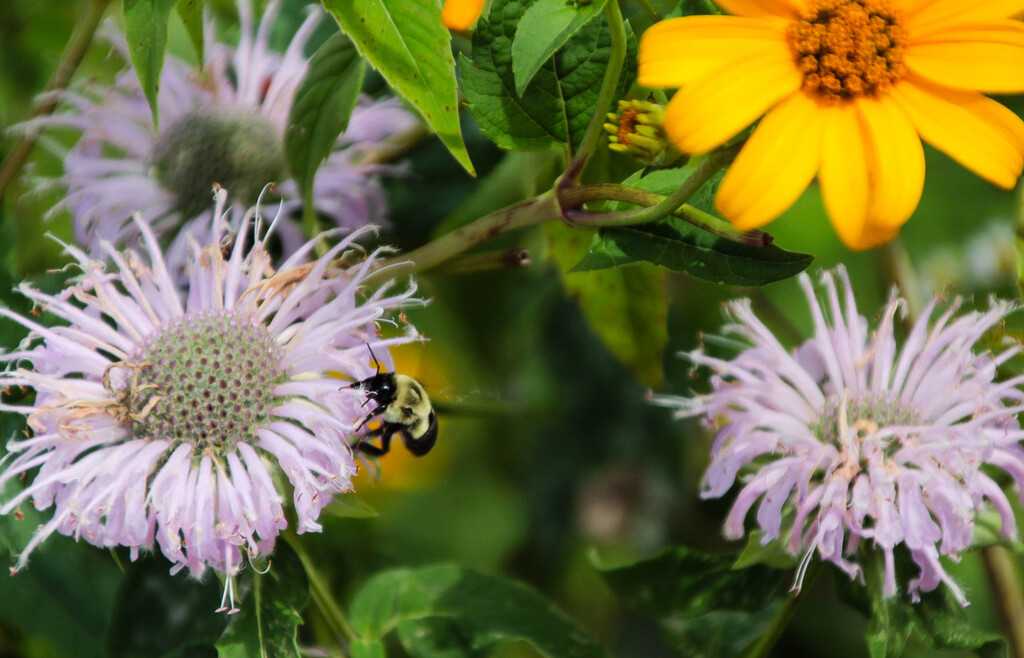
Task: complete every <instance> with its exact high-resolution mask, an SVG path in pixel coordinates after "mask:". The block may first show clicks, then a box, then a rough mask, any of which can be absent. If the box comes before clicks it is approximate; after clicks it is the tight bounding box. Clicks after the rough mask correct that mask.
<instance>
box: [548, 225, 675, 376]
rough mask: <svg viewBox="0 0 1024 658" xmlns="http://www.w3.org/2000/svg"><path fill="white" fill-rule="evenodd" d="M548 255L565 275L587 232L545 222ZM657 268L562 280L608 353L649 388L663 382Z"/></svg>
mask: <svg viewBox="0 0 1024 658" xmlns="http://www.w3.org/2000/svg"><path fill="white" fill-rule="evenodd" d="M544 228H545V232H546V234H547V236H548V240H549V245H550V248H549V251H550V253H551V254H552V256H553V257H554V259H555V260H556V261H557V262H558V264H559V266H560V268H561V269H562V270H563V271H565V270H567V269H568V268H569V266H571V265H572V263H574V262H576V261H577V260H578V259H579V257H580V253H581V252H582V251H583V250H584V249H586V245H587V242H586V240H587V237H588V235H589V234H588V232H586V231H580V230H577V229H571V228H569V227H567V226H565V225H564V224H562V223H560V222H548V223H547V225H545V227H544ZM667 274H668V273H667V272H666V271H665V270H664V269H661V268H657V267H653V266H651V265H647V264H645V263H638V264H636V265H634V266H632V267H617V268H614V269H604V270H598V271H593V272H573V273H566V274H565V276H564V282H565V287H566V289H567V290H568V292H569V294H570V295H572V296H573V297H574V298H575V299H576V301H577V302H578V303H579V305H580V308H581V309H582V311H583V314H584V315H585V316H586V317H587V320H588V322H589V323H590V326H591V327H592V328H593V329H594V331H595V332H596V333H597V335H598V336H600V337H601V340H603V341H604V343H605V345H607V346H608V349H610V350H611V351H612V353H613V354H615V356H617V357H618V358H619V360H620V361H622V363H624V364H625V365H626V367H628V368H629V370H630V371H631V372H632V373H633V375H634V376H636V378H637V379H639V380H640V381H641V382H643V383H644V384H645V385H647V386H650V387H652V388H656V387H659V386H661V385H662V384H663V383H664V379H665V373H664V367H663V363H662V362H663V358H664V353H665V346H666V345H667V344H668V329H667V327H666V324H665V317H666V315H667V313H668V296H667V291H666V287H665V277H666V275H667Z"/></svg>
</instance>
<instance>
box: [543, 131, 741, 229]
mask: <svg viewBox="0 0 1024 658" xmlns="http://www.w3.org/2000/svg"><path fill="white" fill-rule="evenodd" d="M739 149H740V145H739V144H736V145H734V146H730V147H728V148H724V149H721V150H719V151H715V152H713V153H710V154H709V155H708V156H707V157H706V158H704V160H702V161H701V163H700V164H699V165H697V168H696V169H694V170H693V173H692V174H690V176H689V177H688V178H687V179H686V180H685V181H683V184H682V185H680V186H679V188H678V189H677V190H676V191H675V192H673V193H672V194H670V195H668V196H667V197H660V198H661V201H659V202H658V203H656V204H655V205H653V206H650V207H649V208H640V209H639V210H620V211H615V212H597V213H579V212H574V211H573V210H571V209H572V208H573V205H572V204H571V203H569V202H568V201H569V200H571V199H572V189H571V188H570V189H567V190H565V189H560V190H559V200H560V201H561V203H562V207H563V208H566V209H567V210H566V217H567V218H568V219H569V222H570V223H571V224H573V225H574V226H586V227H592V226H629V225H632V224H645V223H647V222H653V221H657V220H659V219H662V218H664V217H667V216H669V215H671V214H672V213H674V212H676V210H678V209H679V207H680V206H681V205H683V203H685V202H686V200H687V199H689V198H690V197H691V196H693V195H694V193H696V192H697V190H699V189H700V187H701V185H703V184H704V183H706V182H708V181H709V180H710V179H711V177H712V176H714V175H715V173H716V172H718V170H719V169H721V168H722V167H725V166H727V165H728V164H729V163H730V162H732V160H733V158H735V157H736V154H737V153H738V152H739ZM622 200H623V201H625V199H622Z"/></svg>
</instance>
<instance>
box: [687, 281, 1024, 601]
mask: <svg viewBox="0 0 1024 658" xmlns="http://www.w3.org/2000/svg"><path fill="white" fill-rule="evenodd" d="M837 277H838V279H839V281H840V285H839V286H837V284H836V278H837ZM822 283H823V287H824V293H825V294H824V296H823V297H822V298H820V299H819V297H818V296H816V295H815V291H814V289H813V288H812V285H811V281H810V278H809V277H808V276H806V275H801V276H800V285H801V286H802V287H803V289H804V292H805V294H806V297H807V301H808V304H809V305H810V309H811V314H812V317H813V319H814V337H813V338H811V339H810V340H808V341H806V342H805V343H803V344H802V345H801V346H800V347H799V348H798V349H797V350H795V351H793V352H790V351H788V350H786V349H785V348H784V347H783V346H782V344H781V343H779V341H778V340H777V339H776V338H775V336H774V335H773V334H772V333H771V331H770V330H769V329H768V328H767V327H766V326H765V325H764V324H762V323H761V321H760V320H758V319H757V317H756V316H755V315H754V314H753V312H752V311H751V307H750V302H749V300H740V301H735V302H732V303H731V304H729V305H728V307H727V310H728V312H729V315H730V317H731V319H732V320H734V321H735V322H734V323H733V324H730V325H728V326H727V327H726V328H725V330H724V331H725V333H727V334H732V335H735V336H738V337H740V338H741V343H740V348H741V351H740V352H739V354H738V355H736V356H735V357H733V358H732V359H728V360H726V359H721V358H716V357H713V356H711V355H709V354H707V353H706V352H705V351H704V350H703V349H701V350H697V351H694V352H692V353H690V354H689V355H688V356H689V358H690V360H692V361H693V363H695V364H697V365H701V366H707V367H708V368H710V369H711V370H712V371H713V372H714V375H713V376H712V378H711V387H712V391H711V392H710V393H708V394H707V395H703V396H699V397H695V398H690V399H682V400H680V399H676V398H669V399H668V400H667V401H668V402H669V404H672V405H673V406H677V407H678V408H679V409H680V415H682V416H702V417H703V418H704V421H705V423H706V424H707V425H708V426H712V427H715V428H717V434H716V436H715V440H714V444H713V446H712V452H711V464H710V466H709V467H708V470H707V473H706V474H705V476H704V482H703V487H702V491H701V496H702V497H703V498H718V497H720V496H723V495H724V494H725V493H726V492H727V491H729V489H730V488H732V486H733V485H734V484H736V483H737V481H739V482H740V483H742V488H741V489H740V491H739V494H738V495H737V496H736V500H735V502H734V503H733V506H732V509H731V511H730V513H729V516H728V518H727V519H726V522H725V534H726V536H727V537H729V538H731V539H739V538H741V537H742V536H743V535H744V521H745V518H746V516H747V513H748V511H749V510H750V509H751V508H752V507H753V506H754V504H755V503H757V501H758V500H760V504H759V505H758V508H757V512H756V521H757V525H758V527H759V528H760V529H761V531H762V532H763V533H764V534H763V537H762V543H768V542H770V541H772V540H774V539H777V538H779V537H780V535H781V534H782V533H783V528H784V527H785V524H784V521H783V518H784V516H787V514H785V513H784V508H786V506H787V504H788V505H789V506H790V508H791V509H790V514H791V516H788V517H787V520H788V519H792V531H791V534H790V535H789V537H788V548H789V550H790V552H792V553H793V554H799V553H800V552H803V560H802V561H801V565H800V568H799V569H798V571H797V578H796V583H795V585H794V587H796V588H799V586H800V584H801V583H802V580H803V575H804V573H805V571H806V568H807V566H808V564H809V562H810V560H811V559H812V558H813V556H814V553H817V554H818V555H819V556H820V557H821V559H823V560H827V561H829V562H832V563H833V564H835V565H836V566H838V567H839V568H841V569H842V570H844V571H845V572H846V573H848V574H849V575H850V577H851V578H853V577H856V576H858V575H859V574H860V573H861V566H860V565H859V564H858V562H857V551H858V548H862V549H863V548H864V547H865V546H862V542H863V543H864V544H865V545H866V546H870V547H874V548H875V549H877V550H879V551H881V552H882V553H883V555H884V562H885V579H884V585H883V593H884V595H885V596H893V595H895V594H896V592H897V585H896V568H895V560H894V551H895V550H897V548H898V547H899V546H901V545H902V546H903V547H905V548H906V550H907V551H909V554H910V556H911V557H912V558H913V561H914V562H915V563H916V565H917V566H918V567H919V568H920V573H919V574H918V575H917V576H916V577H914V578H912V579H911V580H910V581H909V583H908V590H909V593H910V595H911V597H912V598H913V599H914V600H917V599H918V598H919V592H920V591H929V590H932V589H934V588H936V587H937V586H938V585H939V583H945V584H946V585H947V586H948V587H949V588H950V590H951V591H952V592H953V594H954V595H955V596H956V598H957V599H958V600H959V601H960V602H961V603H963V604H966V597H965V596H964V593H963V592H962V591H961V589H960V588H959V587H958V586H957V584H956V583H955V582H954V581H953V580H952V579H951V578H950V576H949V575H948V574H947V573H946V570H945V569H944V568H943V566H942V563H941V561H940V556H948V557H950V558H953V559H954V560H956V559H958V557H959V553H960V552H961V551H963V550H964V549H966V548H967V547H968V546H969V545H970V542H971V534H972V531H973V529H974V519H975V516H976V514H977V513H978V509H979V507H980V506H981V505H982V504H983V503H985V502H986V501H987V503H988V504H990V505H991V506H992V507H994V508H995V509H996V510H997V511H998V512H999V514H1000V515H1001V517H1002V531H1003V534H1004V535H1005V536H1006V537H1012V536H1014V535H1015V533H1016V523H1015V520H1014V516H1013V511H1012V509H1011V506H1010V502H1009V500H1008V499H1007V497H1006V495H1005V494H1004V493H1003V491H1002V490H1001V488H1000V487H999V485H998V484H997V483H996V482H995V481H994V480H993V479H992V478H991V477H990V476H989V475H988V474H986V473H985V472H984V471H982V470H981V466H983V465H985V464H990V465H992V466H995V467H998V468H999V469H1002V470H1003V471H1005V472H1006V473H1007V474H1009V475H1010V477H1011V478H1012V479H1013V480H1014V482H1015V483H1016V487H1017V488H1018V490H1020V488H1021V486H1022V485H1024V448H1022V446H1021V444H1020V441H1021V439H1022V438H1024V431H1022V430H1021V428H1020V424H1019V423H1018V422H1017V419H1016V417H1015V416H1016V414H1018V413H1019V412H1021V411H1022V410H1024V394H1022V393H1021V391H1020V390H1019V389H1018V386H1019V385H1020V383H1021V382H1022V381H1024V378H1022V377H1014V378H1011V379H1007V380H1005V381H998V380H997V368H998V367H999V366H1000V365H1001V364H1003V363H1004V362H1005V361H1006V360H1007V359H1009V358H1010V357H1011V356H1013V355H1014V354H1016V353H1017V352H1018V351H1019V349H1020V348H1019V346H1017V345H1013V346H1010V347H1007V348H1006V349H1005V350H1003V351H1002V352H1000V353H998V354H991V353H988V352H978V353H976V352H975V350H974V346H975V344H976V343H977V342H978V340H979V339H980V338H981V337H982V336H983V335H984V334H985V332H986V331H988V330H989V329H991V328H993V327H994V326H995V325H997V324H999V323H1000V322H1001V321H1002V319H1003V317H1004V316H1005V315H1006V314H1007V313H1009V312H1010V311H1012V310H1014V309H1015V308H1016V307H1015V306H1013V305H1011V304H1008V303H1003V302H993V303H992V304H991V307H990V309H989V310H988V311H986V312H970V313H963V314H961V315H959V316H958V315H957V311H958V308H959V306H960V302H959V301H956V302H954V303H953V304H951V305H950V306H949V307H948V308H945V309H944V310H940V309H939V302H938V301H937V300H932V302H931V303H930V304H929V305H928V306H927V308H925V310H924V312H923V313H922V314H921V317H920V318H919V319H918V320H917V321H916V322H915V323H914V325H913V328H912V330H911V331H910V332H909V334H908V336H907V338H906V340H905V341H904V342H903V345H902V347H899V346H898V345H897V341H896V338H895V335H894V333H895V327H894V322H895V320H896V316H897V313H898V311H899V310H900V308H901V305H902V304H903V301H902V300H901V299H898V298H896V297H895V296H894V297H893V298H891V299H890V301H889V303H888V304H887V305H886V306H885V308H884V309H883V310H882V313H881V321H880V322H879V324H878V328H877V329H876V330H874V331H873V332H869V330H868V322H867V320H865V319H864V318H863V317H862V316H861V315H859V314H858V312H857V307H856V304H855V302H854V297H853V290H852V288H851V287H850V281H849V278H848V277H847V275H846V271H845V270H844V269H843V268H839V269H838V270H837V274H832V273H826V274H824V275H823V276H822Z"/></svg>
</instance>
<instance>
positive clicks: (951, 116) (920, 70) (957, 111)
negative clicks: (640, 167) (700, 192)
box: [639, 0, 1024, 249]
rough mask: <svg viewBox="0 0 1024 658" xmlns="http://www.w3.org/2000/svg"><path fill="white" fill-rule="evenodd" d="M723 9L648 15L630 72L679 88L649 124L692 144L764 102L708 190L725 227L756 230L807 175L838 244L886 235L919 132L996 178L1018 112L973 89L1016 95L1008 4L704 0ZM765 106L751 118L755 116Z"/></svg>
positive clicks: (1008, 180) (1015, 164)
mask: <svg viewBox="0 0 1024 658" xmlns="http://www.w3.org/2000/svg"><path fill="white" fill-rule="evenodd" d="M716 2H717V3H718V4H719V5H720V6H722V7H723V8H724V9H726V10H727V11H729V12H730V13H733V14H736V16H688V17H682V18H673V19H669V20H666V21H662V22H661V23H658V24H656V25H654V26H652V27H651V28H650V29H648V30H647V31H646V32H645V33H644V35H643V38H642V39H641V42H640V55H639V58H640V59H639V64H640V76H639V81H640V83H641V84H642V85H645V86H648V87H680V90H679V91H678V92H677V93H676V95H675V96H674V97H673V98H672V100H671V101H670V102H669V105H668V108H667V111H666V116H665V128H666V130H667V132H668V134H669V136H670V137H671V138H672V139H673V140H674V141H675V142H676V144H677V145H678V146H679V148H680V149H682V150H683V151H684V152H687V153H704V152H707V151H710V150H711V149H713V148H715V147H717V146H719V145H721V144H723V143H725V142H726V141H727V140H729V139H730V138H732V137H733V136H735V135H736V134H738V133H739V132H740V131H741V130H743V129H744V128H745V127H746V126H748V125H749V124H750V123H751V122H753V121H755V120H756V119H757V118H758V117H760V116H761V115H762V114H765V116H764V118H763V119H762V120H761V122H760V124H759V125H758V127H757V128H756V129H755V130H754V133H753V135H752V136H751V137H750V139H749V140H748V141H747V143H746V145H745V146H744V147H743V150H742V151H741V152H740V154H739V156H738V157H737V158H736V161H735V162H734V163H733V164H732V166H731V167H730V169H729V171H728V173H727V174H726V176H725V178H724V179H723V181H722V184H721V186H720V187H719V188H718V193H717V197H716V205H717V207H718V210H719V211H720V212H721V213H722V214H723V215H725V216H726V217H727V218H729V219H730V220H731V221H732V222H733V223H734V224H735V225H736V227H737V228H739V229H741V230H749V229H753V228H757V227H760V226H763V225H764V224H766V223H768V222H770V221H771V220H773V219H775V218H776V217H777V216H778V215H779V214H780V213H782V212H783V211H784V210H785V209H786V208H788V207H789V206H790V205H791V204H792V203H793V202H794V201H795V200H796V199H797V198H798V197H799V196H800V194H801V193H802V192H803V190H804V189H805V188H806V187H807V185H808V184H809V183H810V182H811V180H812V179H813V178H814V177H815V175H817V176H818V180H819V182H820V185H821V191H822V196H823V198H824V201H825V207H826V209H827V210H828V214H829V217H830V218H831V221H832V224H833V225H834V227H835V229H836V232H837V233H838V234H839V236H840V237H841V238H842V239H843V241H844V242H845V243H846V244H847V245H849V246H850V247H853V248H856V249H864V248H867V247H871V246H874V245H877V244H881V243H884V242H887V241H888V240H891V239H892V238H893V237H894V236H895V235H896V234H897V233H898V232H899V229H900V227H901V226H902V225H903V224H904V223H905V222H906V221H907V219H908V218H909V217H910V215H911V213H913V211H914V209H915V208H916V207H917V202H918V200H919V199H920V197H921V190H922V188H923V185H924V152H923V149H922V147H921V141H920V140H921V139H924V140H925V141H927V142H929V143H931V144H932V145H933V146H935V147H936V148H938V149H939V150H941V151H944V152H946V153H947V154H948V155H949V156H950V157H952V158H953V159H955V160H957V161H958V162H960V163H961V164H962V165H964V166H965V167H967V168H968V169H970V170H971V171H973V172H974V173H976V174H978V175H979V176H982V177H983V178H986V179H987V180H989V181H991V182H993V183H995V184H997V185H999V186H1001V187H1004V188H1012V187H1013V185H1014V184H1015V182H1016V180H1017V178H1018V177H1019V176H1020V174H1021V170H1022V168H1024V121H1021V119H1020V117H1018V116H1016V115H1015V114H1014V113H1013V112H1011V111H1010V110H1008V109H1007V108H1005V107H1003V106H1002V105H1000V104H999V103H997V102H996V101H994V100H991V99H989V98H987V97H985V96H984V95H982V92H985V93H990V92H991V93H1018V92H1022V91H1024V66H1021V65H1020V62H1021V61H1024V24H1021V23H1020V22H1019V21H1013V20H1010V19H1008V18H1007V16H1010V15H1012V14H1013V13H1014V12H1019V11H1020V10H1021V8H1022V6H1021V5H1020V3H1012V2H1011V3H1006V2H998V1H996V0H982V1H980V2H974V3H971V6H970V7H969V8H965V7H964V4H963V3H962V2H959V0H935V1H934V2H917V1H915V0H716ZM766 113H767V114H766Z"/></svg>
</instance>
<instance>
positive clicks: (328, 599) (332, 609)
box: [281, 530, 359, 642]
mask: <svg viewBox="0 0 1024 658" xmlns="http://www.w3.org/2000/svg"><path fill="white" fill-rule="evenodd" d="M281 536H282V537H284V540H285V541H286V542H288V545H289V546H291V547H292V550H294V551H295V554H296V555H298V556H299V561H300V562H302V568H303V569H305V571H306V578H308V579H309V593H310V596H312V597H313V603H314V605H316V607H317V610H319V611H320V614H321V615H323V618H324V621H326V622H327V625H328V626H330V627H331V630H332V631H333V632H334V633H335V634H336V635H337V636H338V637H340V638H344V639H345V640H346V641H348V642H353V641H355V640H357V639H359V634H358V633H356V631H355V629H354V628H352V625H351V624H350V623H349V622H348V617H346V616H345V613H344V612H343V611H342V609H341V606H339V605H338V603H337V601H335V600H334V597H333V596H332V595H331V590H330V588H329V587H328V586H327V583H326V581H325V580H324V578H323V576H322V575H321V574H320V571H319V570H318V569H317V568H316V565H315V564H314V563H313V560H311V559H310V557H309V554H308V553H306V549H305V548H304V547H303V546H302V542H300V541H299V538H298V536H297V535H296V534H295V533H294V532H291V531H290V530H286V531H285V532H283V533H282V535H281Z"/></svg>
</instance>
